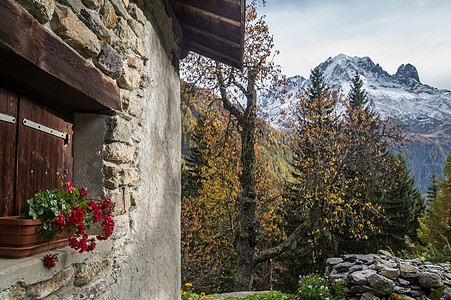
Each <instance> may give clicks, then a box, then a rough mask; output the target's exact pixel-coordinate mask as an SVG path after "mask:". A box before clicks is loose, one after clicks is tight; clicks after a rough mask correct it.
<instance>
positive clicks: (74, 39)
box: [51, 6, 100, 58]
mask: <svg viewBox="0 0 451 300" xmlns="http://www.w3.org/2000/svg"><path fill="white" fill-rule="evenodd" d="M51 27H52V30H53V31H54V32H55V33H56V34H58V35H59V36H60V37H61V38H62V39H63V40H64V41H65V42H66V43H68V44H69V45H70V46H72V47H73V48H74V49H75V50H76V51H77V52H79V53H80V54H81V55H83V56H84V57H88V58H89V57H94V56H97V54H99V52H100V43H99V41H98V40H97V37H96V35H95V34H94V33H93V32H92V31H90V30H89V29H88V27H86V25H85V24H83V22H81V21H80V20H79V19H78V18H77V16H76V15H75V14H74V13H73V12H72V11H71V10H70V9H69V8H68V7H64V6H56V7H55V13H54V14H53V19H52V22H51Z"/></svg>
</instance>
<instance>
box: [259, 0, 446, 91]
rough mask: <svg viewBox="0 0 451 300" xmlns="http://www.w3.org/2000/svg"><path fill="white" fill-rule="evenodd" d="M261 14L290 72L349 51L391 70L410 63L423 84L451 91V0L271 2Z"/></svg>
mask: <svg viewBox="0 0 451 300" xmlns="http://www.w3.org/2000/svg"><path fill="white" fill-rule="evenodd" d="M260 13H261V14H265V15H266V21H267V23H268V25H269V28H270V31H271V33H272V34H273V35H274V41H275V49H278V50H280V54H279V55H278V57H277V58H276V62H277V63H278V64H280V65H281V66H282V71H283V73H284V74H286V75H289V76H292V75H302V76H304V77H308V76H309V74H310V70H311V69H313V68H314V67H315V66H317V65H318V64H319V63H321V62H323V61H325V60H326V59H327V58H328V57H334V56H336V55H338V54H340V53H344V54H347V55H350V56H359V57H363V56H369V57H370V58H371V59H372V60H373V62H374V63H379V64H380V65H381V67H382V68H383V69H384V70H386V71H387V72H388V73H390V74H394V73H396V70H397V69H398V67H399V66H400V65H401V64H406V63H411V64H413V65H414V66H415V67H416V68H417V70H418V73H419V76H420V80H421V82H423V83H426V84H429V85H431V86H434V87H437V88H442V89H449V90H451V0H267V5H266V7H265V8H261V9H260Z"/></svg>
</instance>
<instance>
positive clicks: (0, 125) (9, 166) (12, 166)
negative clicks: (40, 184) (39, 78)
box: [0, 88, 19, 216]
mask: <svg viewBox="0 0 451 300" xmlns="http://www.w3.org/2000/svg"><path fill="white" fill-rule="evenodd" d="M18 103H19V99H18V96H17V95H16V94H14V93H11V92H8V91H6V90H4V89H1V88H0V113H2V114H5V115H6V116H11V117H13V118H14V119H16V121H15V123H10V122H7V121H0V174H1V182H0V200H1V203H0V216H10V215H13V214H14V192H15V182H16V176H15V174H16V146H17V141H16V137H17V113H18Z"/></svg>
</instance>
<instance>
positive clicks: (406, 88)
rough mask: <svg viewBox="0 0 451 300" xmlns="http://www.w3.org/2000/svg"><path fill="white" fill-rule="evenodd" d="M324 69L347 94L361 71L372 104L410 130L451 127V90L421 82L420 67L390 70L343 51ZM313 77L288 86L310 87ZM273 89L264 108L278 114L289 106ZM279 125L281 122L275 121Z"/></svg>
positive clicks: (426, 131) (329, 79) (331, 83)
mask: <svg viewBox="0 0 451 300" xmlns="http://www.w3.org/2000/svg"><path fill="white" fill-rule="evenodd" d="M318 67H319V68H320V69H321V71H322V72H323V73H324V78H325V81H326V83H327V84H328V85H329V86H331V87H333V88H334V89H337V90H341V91H342V93H343V95H347V94H348V93H349V91H350V88H351V80H352V78H353V77H354V76H355V74H356V72H358V73H359V75H360V77H361V79H362V81H363V88H364V89H365V90H366V92H367V98H368V100H369V101H368V102H369V105H370V106H371V108H372V109H373V110H374V111H376V112H377V113H379V115H380V116H381V117H382V118H388V117H391V118H392V120H393V122H394V123H395V124H398V125H402V126H404V127H405V128H406V130H407V132H409V133H416V134H432V133H434V132H437V131H440V130H442V129H447V128H449V127H451V91H449V90H439V89H437V88H434V87H431V86H429V85H426V84H423V83H421V82H420V77H419V75H418V72H417V70H416V68H415V67H414V66H413V65H411V64H403V65H401V66H400V67H399V68H398V71H397V72H396V74H393V75H390V74H388V73H387V72H386V71H385V70H384V69H382V67H381V66H380V65H379V64H375V63H374V62H373V61H372V60H371V59H370V58H369V57H355V56H354V57H351V56H347V55H345V54H339V55H337V56H335V57H333V58H332V57H330V58H328V59H327V60H326V61H324V62H322V63H321V64H319V65H318ZM309 86H310V80H308V79H305V78H304V77H302V76H295V77H291V78H290V84H289V86H288V90H289V91H291V92H294V91H295V90H296V89H298V88H299V87H301V88H304V89H306V88H308V87H309ZM275 92H276V91H272V92H270V93H269V95H268V97H266V98H265V99H264V101H263V102H262V111H263V112H265V113H267V114H268V115H269V116H273V117H274V116H276V115H277V114H278V113H279V112H280V110H282V109H287V108H288V106H289V102H290V101H287V102H285V103H284V104H283V105H280V104H279V103H275V101H273V100H272V97H271V95H272V93H275ZM273 125H274V126H275V127H277V124H273Z"/></svg>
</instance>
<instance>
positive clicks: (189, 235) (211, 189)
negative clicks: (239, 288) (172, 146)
mask: <svg viewBox="0 0 451 300" xmlns="http://www.w3.org/2000/svg"><path fill="white" fill-rule="evenodd" d="M236 133H237V132H236V128H234V126H233V123H231V122H230V121H229V119H228V118H227V117H226V116H224V114H223V113H222V112H221V108H220V107H219V106H218V105H212V106H210V107H209V109H208V111H201V112H200V116H199V117H198V118H197V119H196V120H195V124H194V126H193V127H192V130H191V134H190V136H191V141H190V147H189V148H190V149H191V153H190V155H189V156H188V157H187V158H186V160H187V161H188V162H189V164H190V165H189V170H188V171H189V172H190V173H189V176H191V179H190V181H189V182H191V184H192V185H191V186H189V187H188V186H186V187H185V186H184V188H186V189H187V190H186V191H182V194H183V195H184V196H183V197H182V208H181V210H182V214H181V227H182V230H181V252H182V281H183V282H185V283H191V284H193V286H194V288H195V289H196V290H198V291H199V292H200V291H202V292H210V293H211V292H215V291H217V290H218V289H222V290H223V289H227V286H230V281H231V279H230V277H231V274H230V272H229V270H231V269H232V268H233V263H234V248H233V240H234V232H235V227H236V225H235V222H236V221H235V220H236V198H237V194H238V190H239V189H238V186H239V179H238V175H239V172H237V170H238V171H239V163H238V161H239V160H238V156H237V153H238V152H239V149H240V144H239V139H237V137H236Z"/></svg>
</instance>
